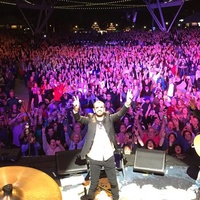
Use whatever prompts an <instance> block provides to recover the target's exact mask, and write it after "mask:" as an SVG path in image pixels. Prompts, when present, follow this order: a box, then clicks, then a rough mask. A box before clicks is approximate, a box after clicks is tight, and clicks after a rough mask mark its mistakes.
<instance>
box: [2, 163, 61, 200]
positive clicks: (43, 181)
mask: <svg viewBox="0 0 200 200" xmlns="http://www.w3.org/2000/svg"><path fill="white" fill-rule="evenodd" d="M0 174H1V178H0V199H2V200H4V199H5V200H7V199H10V200H47V199H48V200H49V199H51V200H61V199H62V195H61V190H60V188H59V186H58V185H57V183H56V182H55V181H54V180H53V179H52V178H51V177H50V176H49V175H47V174H46V173H44V172H42V171H40V170H37V169H33V168H30V167H22V166H8V167H1V168H0Z"/></svg>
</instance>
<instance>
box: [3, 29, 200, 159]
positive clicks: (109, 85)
mask: <svg viewBox="0 0 200 200" xmlns="http://www.w3.org/2000/svg"><path fill="white" fill-rule="evenodd" d="M199 38H200V31H199V29H198V28H188V29H184V30H182V29H180V30H172V31H171V32H170V33H164V32H161V31H139V30H137V31H136V30H133V31H130V32H117V33H115V32H114V33H107V34H104V35H99V34H94V33H93V34H89V33H88V34H85V33H82V34H80V35H76V34H65V33H63V34H54V35H51V36H48V37H47V38H40V39H38V38H37V40H36V39H35V38H33V37H29V36H28V35H23V34H21V35H20V34H16V33H12V32H9V33H6V34H5V33H4V32H1V33H0V148H21V151H22V155H24V156H27V155H54V154H55V152H57V151H63V150H73V149H76V148H78V149H81V148H82V147H83V145H84V142H85V140H86V137H87V135H86V132H87V126H84V125H81V124H79V123H77V122H76V121H75V119H74V116H73V114H72V109H73V104H72V102H73V98H74V96H78V97H79V101H80V112H81V115H85V116H86V115H87V114H88V113H89V112H93V104H94V102H95V101H96V100H100V101H102V102H104V103H105V106H106V110H107V111H108V112H109V113H111V114H112V113H115V112H116V111H118V110H119V109H120V108H121V107H122V105H123V104H124V103H125V100H126V94H127V91H128V89H131V90H132V92H133V97H134V98H133V100H132V104H131V107H130V108H129V110H128V112H127V113H126V115H125V116H123V117H122V118H121V119H120V120H119V121H118V122H116V123H115V124H114V127H115V133H116V141H117V144H118V145H119V147H120V148H123V150H124V152H125V153H134V151H135V150H136V148H147V149H159V150H163V151H166V152H167V153H168V154H170V155H175V156H177V157H178V158H180V159H182V158H184V156H187V155H188V156H189V155H191V154H193V153H194V152H195V150H194V148H192V144H193V140H194V138H195V136H196V135H197V134H199V133H200V124H199V120H200V115H199V113H200V40H199ZM16 78H20V79H23V80H24V84H25V85H26V87H27V88H28V91H29V97H28V99H29V101H28V109H27V111H26V110H24V109H23V108H22V105H21V102H20V101H19V99H18V98H17V97H16V95H15V90H17V88H15V80H16Z"/></svg>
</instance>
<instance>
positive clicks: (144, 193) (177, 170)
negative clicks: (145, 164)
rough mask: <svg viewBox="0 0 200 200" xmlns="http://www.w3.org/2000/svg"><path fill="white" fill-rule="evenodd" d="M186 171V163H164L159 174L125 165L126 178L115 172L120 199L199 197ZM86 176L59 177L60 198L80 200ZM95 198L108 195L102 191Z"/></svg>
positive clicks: (184, 198)
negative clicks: (60, 178) (139, 170)
mask: <svg viewBox="0 0 200 200" xmlns="http://www.w3.org/2000/svg"><path fill="white" fill-rule="evenodd" d="M187 170H188V167H186V166H166V169H165V174H164V176H161V175H154V174H144V173H140V172H133V168H132V167H126V168H125V177H124V176H123V174H122V172H118V173H117V179H118V183H119V188H120V200H147V199H148V200H151V199H152V200H174V199H181V200H198V199H199V197H198V195H199V194H198V193H195V192H194V191H193V190H191V189H190V188H191V186H192V185H193V184H194V179H193V178H191V177H190V176H189V175H188V174H187ZM85 176H86V175H85V174H81V175H78V176H77V175H76V176H73V177H68V178H64V179H63V180H61V185H62V195H63V199H70V200H79V199H80V197H81V196H82V195H84V186H83V185H82V182H83V181H84V177H85ZM67 179H68V180H67ZM70 179H71V180H70ZM68 184H69V185H68ZM88 187H89V186H87V187H86V189H87V190H88ZM98 199H99V200H100V199H102V200H106V199H110V198H108V196H107V194H106V193H105V192H104V191H102V193H100V195H99V197H98Z"/></svg>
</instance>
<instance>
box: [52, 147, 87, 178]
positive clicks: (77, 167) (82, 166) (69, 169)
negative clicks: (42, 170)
mask: <svg viewBox="0 0 200 200" xmlns="http://www.w3.org/2000/svg"><path fill="white" fill-rule="evenodd" d="M80 152H81V150H80V149H76V150H68V151H60V152H56V154H55V158H56V172H57V175H59V176H66V175H71V174H78V173H84V172H87V171H88V167H87V162H86V160H81V158H80Z"/></svg>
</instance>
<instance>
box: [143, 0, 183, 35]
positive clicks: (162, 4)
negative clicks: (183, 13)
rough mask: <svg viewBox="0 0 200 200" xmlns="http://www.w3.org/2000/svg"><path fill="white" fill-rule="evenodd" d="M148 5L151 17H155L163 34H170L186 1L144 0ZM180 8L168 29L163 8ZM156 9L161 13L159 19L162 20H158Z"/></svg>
mask: <svg viewBox="0 0 200 200" xmlns="http://www.w3.org/2000/svg"><path fill="white" fill-rule="evenodd" d="M143 1H144V2H145V3H146V4H147V9H148V11H149V12H150V14H151V16H152V17H153V19H154V20H155V22H156V24H157V25H158V27H159V29H160V30H161V31H163V32H169V31H170V29H171V27H172V25H173V24H174V21H175V20H176V18H177V16H178V14H179V12H180V10H181V8H182V6H183V4H184V2H185V0H155V1H152V0H143ZM174 6H176V7H179V8H178V10H177V12H176V14H175V16H174V18H173V20H172V21H171V23H170V24H169V27H168V28H167V27H166V21H165V19H164V16H163V10H162V9H163V8H169V7H174ZM155 9H158V11H159V17H160V19H158V17H157V16H156V14H155V12H154V11H155Z"/></svg>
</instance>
